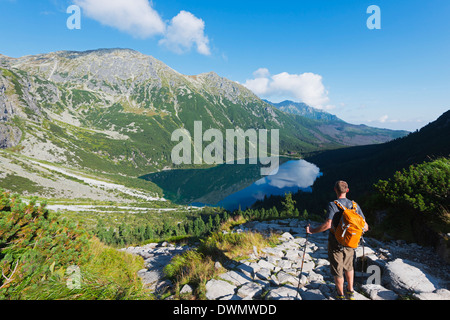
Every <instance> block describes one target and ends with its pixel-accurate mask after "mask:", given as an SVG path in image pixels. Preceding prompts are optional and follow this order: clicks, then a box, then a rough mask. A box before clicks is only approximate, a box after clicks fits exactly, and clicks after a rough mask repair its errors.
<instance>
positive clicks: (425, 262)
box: [122, 219, 450, 300]
mask: <svg viewBox="0 0 450 320" xmlns="http://www.w3.org/2000/svg"><path fill="white" fill-rule="evenodd" d="M305 226H306V222H305V221H298V220H297V219H285V220H273V221H265V222H257V221H254V222H249V223H247V224H245V225H241V226H238V227H237V228H235V229H234V230H233V231H232V232H246V231H254V232H261V233H278V234H279V239H280V242H281V243H280V244H279V245H277V246H276V247H267V248H264V249H262V250H261V251H257V250H256V248H254V252H253V253H252V254H251V255H250V257H249V258H248V259H246V260H241V261H239V262H238V261H232V262H230V263H229V264H228V265H225V266H223V267H224V268H225V269H226V270H227V271H226V272H224V273H222V274H221V275H220V276H219V278H218V279H211V280H210V281H208V282H207V284H206V297H207V299H209V300H332V299H334V296H335V286H334V282H333V277H332V276H331V274H330V270H329V262H328V256H327V242H328V232H324V233H321V234H314V235H309V236H308V240H307V243H306V254H305V261H304V264H303V273H302V275H301V277H299V275H300V269H301V262H302V257H303V250H304V248H305V240H306V233H305V230H304V227H305ZM312 226H314V223H312ZM189 249H193V248H190V247H188V246H174V245H172V244H168V243H162V244H149V245H147V246H144V247H130V248H126V249H122V250H125V251H127V252H130V253H133V254H137V255H140V256H142V257H143V259H144V260H145V265H146V269H143V270H141V271H139V276H140V277H141V278H142V281H143V283H144V284H146V285H148V286H150V287H151V288H152V290H154V291H155V294H156V295H157V296H161V295H162V294H163V293H164V292H166V290H167V289H169V288H170V287H171V286H172V283H171V282H170V280H168V279H164V275H163V268H164V267H165V266H166V265H167V264H168V263H169V262H170V260H171V259H172V257H173V256H174V255H177V254H180V253H182V252H184V251H186V250H189ZM362 256H363V247H362V246H360V247H358V248H357V249H356V257H357V259H356V263H355V266H356V269H355V288H356V290H355V298H356V300H396V299H405V298H409V299H418V300H450V291H449V289H450V288H449V287H450V272H449V271H450V266H449V265H448V264H446V263H445V262H443V261H442V260H441V259H440V258H439V256H438V255H437V254H435V252H434V250H433V249H432V248H427V247H421V246H419V245H417V244H407V243H405V242H404V241H390V242H380V241H377V240H375V239H371V238H369V237H366V238H365V245H364V257H365V260H364V261H365V267H366V268H365V270H364V271H365V272H361V271H362V269H361V260H362ZM299 278H300V285H299V282H298V281H299ZM298 287H300V289H299V290H298V291H297V288H298ZM191 291H192V288H190V287H189V285H185V286H184V287H183V288H182V290H181V293H190V292H191Z"/></svg>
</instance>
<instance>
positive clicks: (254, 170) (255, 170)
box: [141, 158, 322, 211]
mask: <svg viewBox="0 0 450 320" xmlns="http://www.w3.org/2000/svg"><path fill="white" fill-rule="evenodd" d="M260 168H261V166H260V165H259V164H256V165H250V164H245V165H238V164H224V165H220V166H216V167H213V168H208V169H183V170H169V171H162V172H157V173H153V174H149V175H146V176H143V177H141V178H142V179H146V180H150V181H152V182H154V183H155V184H156V185H158V186H159V187H160V188H161V189H162V190H163V191H164V197H165V198H167V199H169V200H171V201H172V202H174V203H177V204H181V205H194V206H219V207H222V208H225V209H227V210H230V211H232V210H236V209H238V208H239V207H241V209H242V210H245V209H246V208H247V207H250V206H251V205H252V204H254V203H255V202H256V201H257V200H262V199H264V197H265V196H271V195H284V194H285V193H288V192H291V193H295V192H298V191H299V190H301V191H303V192H311V191H312V189H311V186H312V185H313V184H314V181H315V180H316V179H317V178H318V177H320V176H321V175H322V173H321V172H320V169H319V167H317V166H316V165H314V164H312V163H309V162H307V161H305V160H289V159H287V158H280V167H279V168H278V173H277V174H275V175H270V176H261V174H260Z"/></svg>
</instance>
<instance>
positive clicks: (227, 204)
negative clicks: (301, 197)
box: [217, 160, 322, 210]
mask: <svg viewBox="0 0 450 320" xmlns="http://www.w3.org/2000/svg"><path fill="white" fill-rule="evenodd" d="M320 175H322V173H321V172H320V169H319V167H317V166H316V165H314V164H312V163H309V162H307V161H305V160H293V161H288V162H286V163H285V164H283V165H281V166H280V168H279V170H278V173H277V174H276V175H273V176H266V177H264V178H262V179H260V180H258V181H256V182H255V183H253V184H252V185H251V186H249V187H247V188H245V189H243V190H240V191H238V192H236V193H233V194H232V195H230V196H228V197H226V198H225V199H223V200H221V201H219V202H218V203H217V205H218V206H220V207H223V208H225V209H228V210H233V209H238V208H239V205H240V206H241V209H242V210H245V209H246V208H247V207H249V206H251V205H252V204H254V203H255V202H256V201H257V200H262V199H264V197H265V196H271V195H284V194H285V193H288V192H291V193H295V192H297V191H299V190H302V191H304V192H311V191H312V189H311V186H312V185H313V184H314V181H316V179H317V177H319V176H320Z"/></svg>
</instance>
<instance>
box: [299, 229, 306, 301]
mask: <svg viewBox="0 0 450 320" xmlns="http://www.w3.org/2000/svg"><path fill="white" fill-rule="evenodd" d="M308 227H309V225H308ZM305 230H306V228H305ZM308 236H309V233H306V238H305V248H304V249H303V258H302V266H301V268H300V274H299V276H298V277H299V278H298V286H297V297H298V295H299V291H300V283H301V282H302V273H303V263H304V262H305V255H306V245H307V244H308Z"/></svg>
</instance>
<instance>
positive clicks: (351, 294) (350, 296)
mask: <svg viewBox="0 0 450 320" xmlns="http://www.w3.org/2000/svg"><path fill="white" fill-rule="evenodd" d="M345 295H346V296H347V299H348V300H355V292H354V291H350V290H348V289H347V292H346V293H345Z"/></svg>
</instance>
